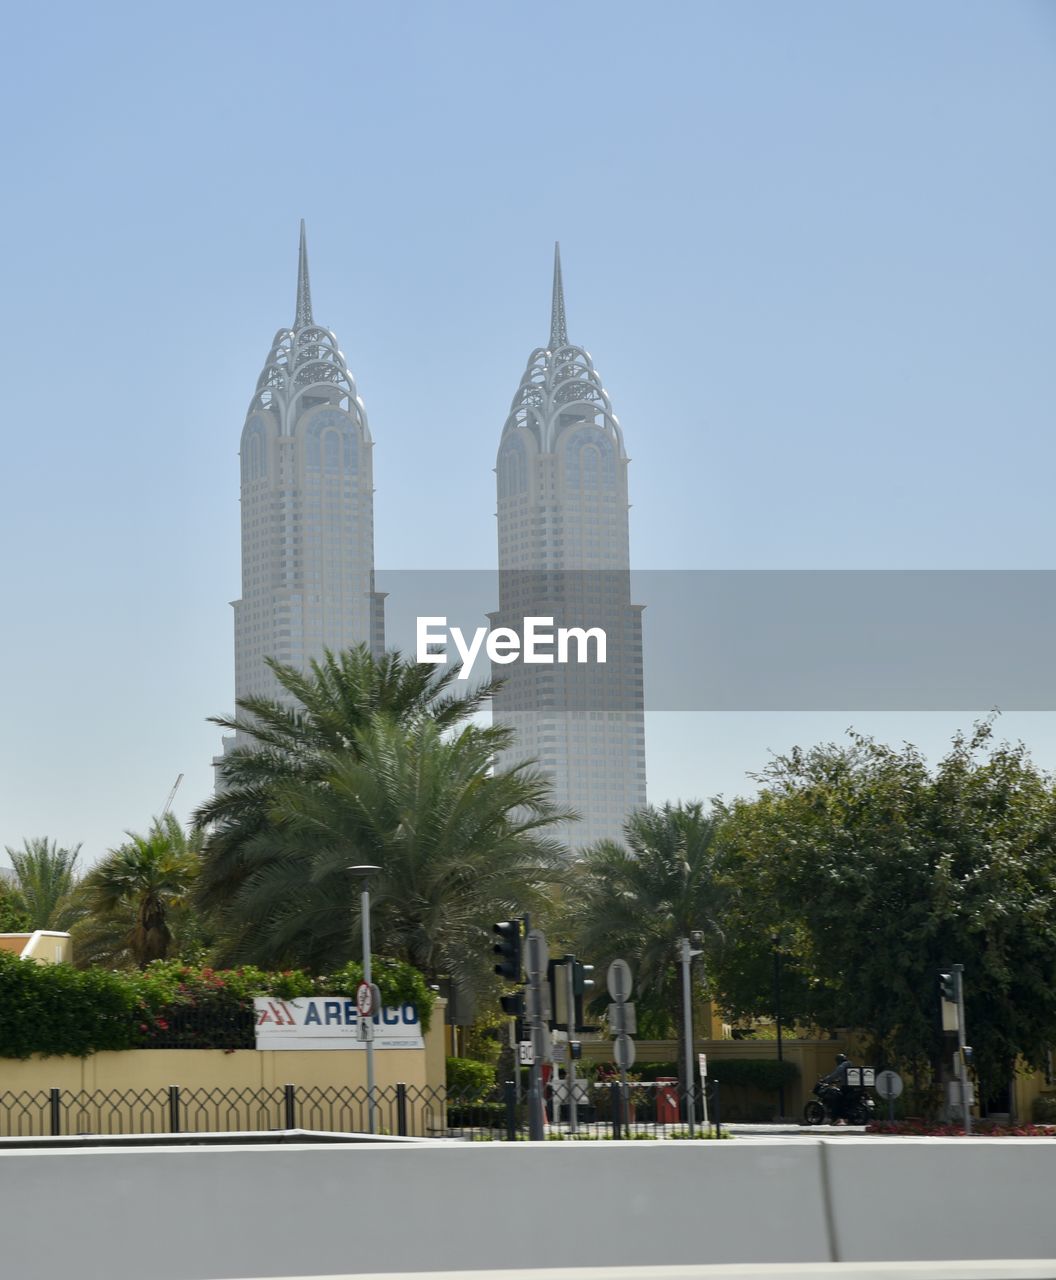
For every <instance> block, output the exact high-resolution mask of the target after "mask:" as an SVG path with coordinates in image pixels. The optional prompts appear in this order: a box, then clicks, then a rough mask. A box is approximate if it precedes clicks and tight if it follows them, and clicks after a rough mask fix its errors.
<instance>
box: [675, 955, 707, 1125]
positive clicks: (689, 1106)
mask: <svg viewBox="0 0 1056 1280" xmlns="http://www.w3.org/2000/svg"><path fill="white" fill-rule="evenodd" d="M703 938H704V935H703V934H702V933H700V932H699V931H698V930H693V932H691V933H690V935H689V937H688V938H680V939H679V940H678V960H679V963H680V964H681V966H682V1025H683V1033H684V1039H685V1043H684V1044H683V1047H682V1050H683V1054H684V1058H685V1061H684V1063H683V1071H684V1072H685V1077H686V1128H687V1130H688V1131H689V1136H690V1137H691V1138H692V1137H693V1125H694V1122H695V1120H696V1114H697V1101H696V1089H695V1088H694V1087H693V984H692V979H691V977H690V967H691V966H692V964H693V957H694V956H699V955H700V954H701V950H700V946H701V943H702V941H703Z"/></svg>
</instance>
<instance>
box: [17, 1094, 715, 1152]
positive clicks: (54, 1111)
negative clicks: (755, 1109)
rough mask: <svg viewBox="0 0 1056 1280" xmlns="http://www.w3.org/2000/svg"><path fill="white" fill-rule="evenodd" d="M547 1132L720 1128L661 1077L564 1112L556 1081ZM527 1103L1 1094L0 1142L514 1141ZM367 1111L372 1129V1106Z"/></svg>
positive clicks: (665, 1132) (644, 1133)
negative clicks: (293, 1137) (287, 1133)
mask: <svg viewBox="0 0 1056 1280" xmlns="http://www.w3.org/2000/svg"><path fill="white" fill-rule="evenodd" d="M547 1093H548V1096H547V1098H546V1100H545V1112H546V1128H545V1133H546V1137H547V1138H549V1139H551V1140H566V1139H567V1140H590V1139H603V1138H617V1139H619V1138H686V1137H707V1136H718V1135H720V1134H721V1116H720V1114H719V1108H720V1101H721V1100H720V1097H719V1091H718V1088H717V1087H716V1088H714V1089H713V1090H712V1091H710V1092H709V1096H708V1102H709V1109H708V1117H707V1122H705V1119H704V1108H703V1101H704V1100H703V1099H702V1098H701V1097H700V1096H699V1091H698V1093H697V1095H696V1096H695V1097H694V1099H693V1102H694V1106H693V1111H694V1114H693V1116H692V1117H690V1115H689V1107H688V1106H687V1100H686V1098H685V1096H684V1095H683V1094H682V1093H681V1092H680V1091H679V1090H678V1088H677V1086H675V1085H672V1084H670V1083H666V1082H658V1083H655V1084H654V1083H647V1082H644V1081H639V1082H634V1083H633V1084H631V1085H630V1086H628V1088H627V1090H626V1092H625V1091H624V1089H623V1087H622V1086H621V1085H620V1083H619V1082H618V1081H613V1082H605V1083H600V1084H593V1085H586V1084H584V1085H582V1086H581V1087H580V1088H579V1089H577V1091H576V1096H577V1105H576V1107H575V1109H574V1114H573V1109H572V1108H571V1107H570V1106H569V1105H568V1102H567V1100H566V1099H565V1098H564V1096H563V1093H562V1089H561V1087H560V1086H558V1088H557V1089H556V1090H553V1089H548V1091H547ZM528 1106H529V1104H528V1099H527V1097H526V1095H525V1093H524V1091H523V1090H522V1089H519V1087H518V1085H517V1084H516V1083H514V1082H513V1081H508V1082H507V1083H506V1084H505V1085H501V1086H498V1087H496V1088H495V1089H493V1090H491V1091H488V1092H485V1093H480V1092H479V1091H478V1092H475V1093H472V1094H458V1093H451V1092H450V1091H448V1090H447V1089H443V1088H430V1087H428V1086H419V1085H406V1084H396V1085H389V1086H384V1087H378V1088H376V1089H375V1090H374V1096H373V1108H372V1107H371V1097H370V1095H369V1093H368V1091H367V1089H366V1088H364V1087H352V1086H341V1087H337V1086H330V1087H318V1086H308V1085H294V1084H287V1085H284V1086H277V1087H274V1088H270V1089H223V1088H215V1089H209V1088H181V1087H180V1086H178V1085H170V1086H169V1087H167V1088H159V1089H128V1090H124V1091H121V1090H74V1089H47V1090H40V1091H37V1092H22V1093H14V1092H4V1091H0V1138H31V1137H43V1136H53V1137H72V1136H77V1135H89V1134H90V1135H96V1134H105V1135H126V1134H128V1135H131V1134H158V1135H163V1134H169V1133H242V1132H258V1133H259V1132H268V1131H277V1130H291V1129H302V1130H314V1131H320V1132H327V1133H358V1134H366V1133H371V1132H373V1133H375V1134H389V1135H398V1136H402V1137H418V1138H456V1139H462V1140H465V1141H495V1142H502V1141H518V1140H521V1141H523V1140H524V1139H525V1138H526V1137H527V1135H528V1132H529V1124H528ZM372 1110H373V1125H372V1124H371V1112H372Z"/></svg>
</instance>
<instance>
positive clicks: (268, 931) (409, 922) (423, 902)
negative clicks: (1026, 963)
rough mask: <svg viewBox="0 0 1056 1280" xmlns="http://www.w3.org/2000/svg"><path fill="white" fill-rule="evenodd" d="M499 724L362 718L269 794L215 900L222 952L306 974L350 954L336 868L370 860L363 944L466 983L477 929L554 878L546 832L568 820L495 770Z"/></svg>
mask: <svg viewBox="0 0 1056 1280" xmlns="http://www.w3.org/2000/svg"><path fill="white" fill-rule="evenodd" d="M509 740H510V734H509V732H508V731H507V730H494V729H491V730H489V729H481V728H480V727H478V726H475V725H468V726H466V727H464V728H462V729H461V731H460V732H458V733H453V734H451V733H449V734H445V733H444V732H443V731H442V729H441V726H440V725H438V724H437V723H435V722H434V721H433V720H432V719H431V718H429V717H424V718H420V719H418V720H417V722H416V723H413V724H412V725H411V726H410V727H407V726H405V725H401V724H399V723H397V722H396V721H395V720H393V719H392V718H391V717H390V716H386V715H381V714H375V715H374V716H373V717H372V718H371V720H370V721H369V723H367V724H366V725H365V726H364V727H363V728H361V729H359V730H358V731H357V733H356V735H355V738H354V740H353V742H352V743H351V744H350V746H349V749H347V750H343V751H340V752H334V753H330V754H329V755H328V756H325V757H322V758H321V759H320V763H321V764H323V765H325V769H326V773H325V775H324V776H323V777H322V778H321V779H319V781H318V783H311V784H305V783H304V782H303V781H302V780H299V779H291V780H290V781H288V782H286V783H284V784H282V785H281V786H279V787H277V788H276V789H275V790H274V792H273V798H272V805H273V807H272V809H271V811H270V817H271V820H272V825H271V827H270V828H269V830H268V831H266V832H263V833H261V834H260V835H259V836H258V837H257V838H256V839H254V840H253V841H250V842H249V844H248V845H247V847H246V850H245V856H246V861H247V865H248V866H249V867H251V871H250V873H249V874H248V875H247V876H246V877H245V878H244V880H243V883H242V885H241V886H240V888H239V890H238V892H237V893H236V895H235V896H234V898H233V899H231V900H230V901H229V902H228V904H227V921H228V926H229V934H228V939H229V941H228V950H227V953H226V954H225V957H224V958H225V959H228V960H239V961H243V962H252V963H256V964H261V965H291V964H297V965H303V966H305V967H307V968H309V969H312V970H314V971H316V972H320V971H325V970H327V969H331V968H334V967H337V966H338V965H340V964H341V963H343V962H344V961H346V960H348V959H350V958H351V957H352V956H353V955H355V954H357V945H356V940H355V930H354V924H355V920H356V914H357V907H358V890H357V887H356V885H355V884H354V883H353V881H352V878H351V877H350V876H349V874H348V871H347V868H348V866H349V865H350V864H352V863H373V864H375V865H377V866H378V867H380V868H381V871H380V873H379V874H378V875H377V876H376V877H375V880H374V883H373V884H372V886H371V899H372V935H373V939H374V943H375V947H376V949H377V950H378V951H379V952H380V953H382V954H385V955H389V956H392V957H394V958H398V959H403V960H406V961H408V962H409V963H410V964H412V965H414V966H415V967H416V968H418V969H419V970H421V971H422V972H423V973H424V974H426V975H427V977H430V978H436V977H439V976H441V975H444V976H450V977H452V978H453V979H455V980H456V981H457V982H459V983H460V985H462V986H464V987H466V988H467V989H470V990H473V989H479V987H480V986H481V984H482V983H483V981H484V980H485V974H488V973H490V970H491V963H490V961H491V956H490V950H491V949H490V946H488V945H487V943H488V930H489V926H490V924H491V923H492V922H493V921H494V920H495V919H497V918H501V917H502V916H503V915H505V914H509V913H513V914H516V913H517V912H519V911H521V910H524V909H532V908H535V907H537V906H538V904H539V903H540V902H541V901H542V900H543V893H544V889H545V887H546V885H547V884H548V883H550V882H552V881H553V880H554V878H555V877H557V876H558V875H559V869H560V868H561V867H562V866H563V853H564V851H563V847H562V845H561V844H560V843H559V842H558V841H557V840H555V839H553V838H551V837H550V835H549V832H550V830H551V829H552V828H553V827H555V826H556V825H557V824H559V823H561V822H564V821H567V820H568V817H569V815H568V814H566V813H564V812H561V811H558V810H556V809H555V808H554V807H553V806H552V805H551V804H550V800H549V796H550V787H549V783H548V781H547V779H546V778H545V777H544V776H543V775H542V774H540V773H538V772H537V771H535V770H534V769H532V768H530V767H529V766H527V765H518V766H516V767H514V768H511V769H504V770H499V771H496V770H495V768H494V757H495V752H496V750H497V749H498V748H499V747H501V746H504V745H506V744H507V743H508V742H509Z"/></svg>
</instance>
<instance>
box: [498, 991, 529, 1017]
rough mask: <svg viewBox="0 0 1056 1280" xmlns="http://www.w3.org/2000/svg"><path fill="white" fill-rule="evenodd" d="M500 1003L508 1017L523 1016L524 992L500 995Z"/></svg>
mask: <svg viewBox="0 0 1056 1280" xmlns="http://www.w3.org/2000/svg"><path fill="white" fill-rule="evenodd" d="M499 1005H500V1006H501V1008H502V1011H503V1013H504V1014H505V1015H506V1016H507V1017H508V1018H523V1017H524V992H523V991H515V992H514V994H513V995H512V996H499Z"/></svg>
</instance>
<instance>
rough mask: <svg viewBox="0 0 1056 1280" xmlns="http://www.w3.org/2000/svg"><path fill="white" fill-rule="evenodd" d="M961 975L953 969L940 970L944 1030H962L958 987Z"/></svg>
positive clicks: (940, 994)
mask: <svg viewBox="0 0 1056 1280" xmlns="http://www.w3.org/2000/svg"><path fill="white" fill-rule="evenodd" d="M959 976H960V975H959V974H958V973H957V972H956V971H955V970H952V969H945V970H940V972H939V996H940V998H941V1009H942V1029H943V1031H959V1030H960V1026H961V1011H960V1003H959V1000H958V995H959V992H958V989H957V988H958V985H959V983H958V978H959Z"/></svg>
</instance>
